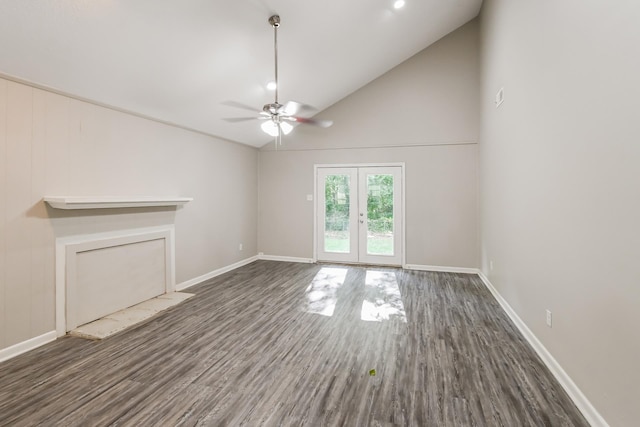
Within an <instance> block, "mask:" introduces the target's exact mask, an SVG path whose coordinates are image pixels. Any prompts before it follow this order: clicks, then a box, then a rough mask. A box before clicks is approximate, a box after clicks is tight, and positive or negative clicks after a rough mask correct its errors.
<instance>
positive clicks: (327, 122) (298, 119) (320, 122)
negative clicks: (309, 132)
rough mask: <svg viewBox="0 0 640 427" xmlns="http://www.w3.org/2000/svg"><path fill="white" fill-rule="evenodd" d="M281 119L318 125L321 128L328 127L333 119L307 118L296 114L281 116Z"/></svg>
mask: <svg viewBox="0 0 640 427" xmlns="http://www.w3.org/2000/svg"><path fill="white" fill-rule="evenodd" d="M282 119H283V120H289V121H291V122H296V123H302V124H305V125H313V126H319V127H321V128H328V127H329V126H331V125H332V124H333V120H322V119H307V118H306V117H297V116H283V117H282Z"/></svg>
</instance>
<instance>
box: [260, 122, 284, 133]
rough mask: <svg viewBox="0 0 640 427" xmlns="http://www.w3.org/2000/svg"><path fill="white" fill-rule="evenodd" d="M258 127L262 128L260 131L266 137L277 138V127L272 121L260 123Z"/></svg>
mask: <svg viewBox="0 0 640 427" xmlns="http://www.w3.org/2000/svg"><path fill="white" fill-rule="evenodd" d="M260 127H261V128H262V131H263V132H264V133H266V134H267V135H271V136H273V137H275V136H278V134H279V132H278V125H277V124H276V123H275V122H274V121H272V120H269V121H266V122H264V123H262V124H261V125H260ZM283 131H284V129H283Z"/></svg>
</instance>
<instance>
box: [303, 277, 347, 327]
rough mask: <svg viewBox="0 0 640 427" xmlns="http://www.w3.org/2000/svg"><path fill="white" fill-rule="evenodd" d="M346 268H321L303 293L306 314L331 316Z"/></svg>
mask: <svg viewBox="0 0 640 427" xmlns="http://www.w3.org/2000/svg"><path fill="white" fill-rule="evenodd" d="M347 271H348V269H347V268H335V267H323V268H321V269H320V271H318V274H316V275H315V277H314V278H313V280H312V281H311V284H310V285H309V287H308V288H307V290H306V291H305V297H306V307H305V311H306V312H307V313H313V314H321V315H323V316H333V312H334V311H335V309H336V303H337V302H338V289H339V288H340V286H342V284H343V283H344V281H345V279H346V278H347Z"/></svg>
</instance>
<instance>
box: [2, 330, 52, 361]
mask: <svg viewBox="0 0 640 427" xmlns="http://www.w3.org/2000/svg"><path fill="white" fill-rule="evenodd" d="M57 337H58V334H57V333H56V331H51V332H47V333H46V334H42V335H40V336H37V337H34V338H31V339H28V340H26V341H23V342H20V343H18V344H14V345H12V346H11V347H7V348H3V349H2V350H0V362H3V361H5V360H8V359H11V358H13V357H16V356H18V355H20V354H22V353H26V352H27V351H30V350H33V349H35V348H38V347H40V346H43V345H45V344H48V343H50V342H52V341H55V340H56V338H57Z"/></svg>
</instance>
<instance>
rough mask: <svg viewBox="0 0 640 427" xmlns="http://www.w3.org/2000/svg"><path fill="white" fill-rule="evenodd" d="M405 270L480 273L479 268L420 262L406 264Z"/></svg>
mask: <svg viewBox="0 0 640 427" xmlns="http://www.w3.org/2000/svg"><path fill="white" fill-rule="evenodd" d="M404 269H405V270H418V271H437V272H441V273H464V274H478V271H479V270H478V269H477V268H468V267H443V266H439V265H420V264H405V266H404Z"/></svg>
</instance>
